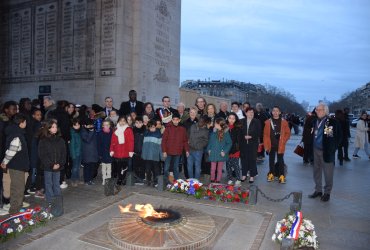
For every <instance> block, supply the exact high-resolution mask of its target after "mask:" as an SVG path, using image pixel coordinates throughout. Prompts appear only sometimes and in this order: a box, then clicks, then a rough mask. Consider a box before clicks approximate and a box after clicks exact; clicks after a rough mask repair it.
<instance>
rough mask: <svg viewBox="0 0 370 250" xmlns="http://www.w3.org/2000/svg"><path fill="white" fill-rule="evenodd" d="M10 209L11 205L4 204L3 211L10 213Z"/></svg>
mask: <svg viewBox="0 0 370 250" xmlns="http://www.w3.org/2000/svg"><path fill="white" fill-rule="evenodd" d="M9 208H10V203H8V204H4V205H3V208H2V209H3V210H7V211H9Z"/></svg>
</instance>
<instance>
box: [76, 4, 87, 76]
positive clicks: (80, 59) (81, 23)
mask: <svg viewBox="0 0 370 250" xmlns="http://www.w3.org/2000/svg"><path fill="white" fill-rule="evenodd" d="M86 10H87V1H86V0H75V5H74V12H73V28H74V37H73V65H74V70H75V71H77V72H81V71H85V70H86V38H87V15H86Z"/></svg>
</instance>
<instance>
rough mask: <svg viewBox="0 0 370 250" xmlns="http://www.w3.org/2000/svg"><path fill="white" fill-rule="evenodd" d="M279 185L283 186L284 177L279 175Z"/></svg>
mask: <svg viewBox="0 0 370 250" xmlns="http://www.w3.org/2000/svg"><path fill="white" fill-rule="evenodd" d="M279 183H281V184H285V177H284V175H280V177H279Z"/></svg>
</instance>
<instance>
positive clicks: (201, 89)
mask: <svg viewBox="0 0 370 250" xmlns="http://www.w3.org/2000/svg"><path fill="white" fill-rule="evenodd" d="M181 88H182V89H191V90H195V91H197V92H198V93H199V94H201V95H210V96H216V97H221V98H226V99H229V100H231V101H237V102H241V103H243V102H245V101H249V102H253V103H254V102H255V101H256V100H257V96H258V95H259V94H261V93H265V92H266V89H265V87H263V86H262V85H260V84H252V83H246V82H239V81H234V80H228V81H220V80H209V81H207V80H204V81H202V80H187V81H184V82H182V83H181Z"/></svg>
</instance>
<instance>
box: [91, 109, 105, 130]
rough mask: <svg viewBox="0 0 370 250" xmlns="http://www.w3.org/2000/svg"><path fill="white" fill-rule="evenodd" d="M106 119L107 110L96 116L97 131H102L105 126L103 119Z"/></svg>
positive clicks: (95, 126) (95, 125)
mask: <svg viewBox="0 0 370 250" xmlns="http://www.w3.org/2000/svg"><path fill="white" fill-rule="evenodd" d="M104 119H105V112H104V111H101V112H99V113H97V114H95V116H94V128H95V132H96V133H98V134H99V133H100V132H101V131H102V127H103V121H104Z"/></svg>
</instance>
